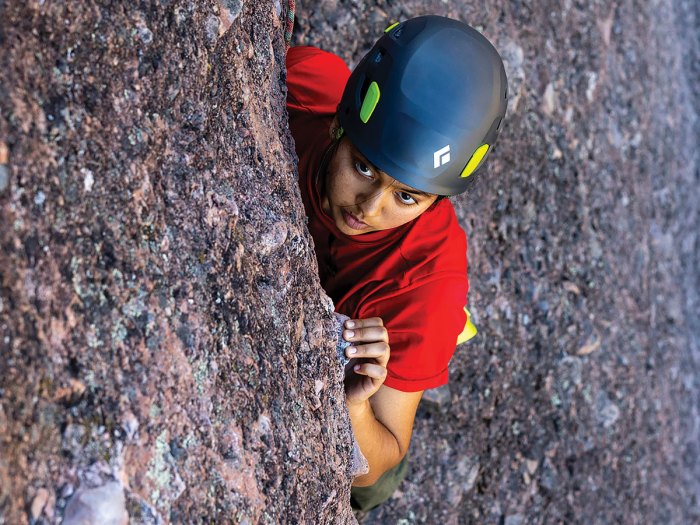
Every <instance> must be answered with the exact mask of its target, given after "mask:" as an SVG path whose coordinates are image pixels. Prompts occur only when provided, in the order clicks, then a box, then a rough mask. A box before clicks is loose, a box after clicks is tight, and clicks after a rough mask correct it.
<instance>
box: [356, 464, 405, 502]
mask: <svg viewBox="0 0 700 525" xmlns="http://www.w3.org/2000/svg"><path fill="white" fill-rule="evenodd" d="M406 472H408V454H407V455H405V456H404V458H403V459H402V460H401V463H399V464H398V465H396V466H395V467H394V468H392V469H390V470H387V471H386V472H385V473H384V474H382V477H381V478H379V479H378V480H377V482H376V483H375V484H374V485H370V486H369V487H352V490H351V492H350V505H352V508H353V510H361V511H364V512H367V511H370V510H372V509H374V508H376V507H378V506H379V505H380V504H381V503H384V502H385V501H386V500H388V499H389V498H390V497H391V495H392V494H393V493H394V491H395V490H396V487H398V486H399V483H401V481H402V480H403V478H404V477H406Z"/></svg>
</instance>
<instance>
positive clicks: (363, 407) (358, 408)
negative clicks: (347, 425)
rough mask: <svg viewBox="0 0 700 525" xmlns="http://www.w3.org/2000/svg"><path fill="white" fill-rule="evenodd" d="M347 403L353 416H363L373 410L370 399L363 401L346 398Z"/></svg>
mask: <svg viewBox="0 0 700 525" xmlns="http://www.w3.org/2000/svg"><path fill="white" fill-rule="evenodd" d="M346 404H347V407H348V412H349V413H350V417H351V418H355V417H358V416H362V415H364V414H366V413H368V412H369V411H370V410H371V406H370V404H369V399H364V400H362V401H348V400H347V399H346Z"/></svg>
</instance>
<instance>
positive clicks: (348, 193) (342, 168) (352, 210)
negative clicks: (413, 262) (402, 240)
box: [322, 137, 437, 235]
mask: <svg viewBox="0 0 700 525" xmlns="http://www.w3.org/2000/svg"><path fill="white" fill-rule="evenodd" d="M324 193H325V194H324V195H323V196H322V202H323V209H324V211H325V212H326V213H328V215H330V216H331V218H332V219H333V220H334V221H335V225H336V226H337V227H338V229H339V230H340V231H341V232H343V233H345V234H346V235H361V234H363V233H369V232H374V231H379V230H388V229H389V228H396V227H397V226H401V225H402V224H406V223H407V222H410V221H412V220H413V219H415V218H416V217H418V216H419V215H420V214H421V213H423V212H424V211H425V210H427V209H428V208H429V207H430V205H431V204H432V203H434V202H435V200H436V199H437V195H432V194H430V193H424V192H421V191H418V190H416V189H413V188H411V187H410V186H406V185H405V184H402V183H400V182H399V181H397V180H395V179H392V178H391V177H390V176H389V175H387V174H386V173H384V172H383V171H380V170H379V169H377V168H376V167H375V166H373V165H372V164H371V163H370V162H369V161H368V160H367V159H366V158H365V157H364V156H363V155H362V154H361V153H360V152H359V151H358V150H357V149H356V148H355V146H353V145H352V143H351V142H350V140H349V139H348V138H347V137H345V138H343V139H341V140H340V144H338V147H337V148H336V150H335V153H334V154H333V156H332V157H331V160H330V162H329V163H328V171H327V177H326V183H325V192H324Z"/></svg>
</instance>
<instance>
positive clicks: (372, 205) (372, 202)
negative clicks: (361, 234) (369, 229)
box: [360, 188, 391, 217]
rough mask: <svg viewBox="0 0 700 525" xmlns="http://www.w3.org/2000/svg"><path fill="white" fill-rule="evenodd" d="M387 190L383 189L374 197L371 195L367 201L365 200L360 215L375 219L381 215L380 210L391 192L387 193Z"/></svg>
mask: <svg viewBox="0 0 700 525" xmlns="http://www.w3.org/2000/svg"><path fill="white" fill-rule="evenodd" d="M387 190H388V188H383V189H382V190H380V191H379V192H377V193H376V194H374V195H371V196H370V197H369V198H368V199H367V200H365V201H364V202H363V203H362V205H361V206H360V208H361V209H362V215H363V216H365V217H377V216H378V215H380V214H381V212H382V209H383V208H384V204H385V202H386V199H387V197H388V196H390V195H391V191H387Z"/></svg>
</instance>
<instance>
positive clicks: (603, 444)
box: [295, 0, 700, 525]
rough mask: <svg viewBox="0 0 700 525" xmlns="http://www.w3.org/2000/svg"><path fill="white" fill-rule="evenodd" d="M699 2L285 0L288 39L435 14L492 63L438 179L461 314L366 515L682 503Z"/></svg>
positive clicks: (691, 436) (689, 448)
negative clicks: (469, 182)
mask: <svg viewBox="0 0 700 525" xmlns="http://www.w3.org/2000/svg"><path fill="white" fill-rule="evenodd" d="M699 6H700V4H698V2H693V1H682V0H663V1H651V2H646V1H640V0H627V1H612V2H602V1H591V2H574V1H571V0H564V1H557V2H554V1H544V2H520V1H500V0H490V1H486V2H463V1H447V2H445V1H441V0H420V1H418V0H402V1H401V2H397V1H390V0H348V1H335V0H316V1H312V0H300V1H299V2H297V17H298V22H297V28H296V34H295V39H296V43H297V44H302V43H303V44H314V45H319V46H321V47H323V48H325V49H328V50H331V51H335V52H336V53H338V54H339V55H340V56H341V57H343V58H344V59H345V60H346V61H347V62H348V63H349V64H350V65H352V64H355V63H356V62H357V61H358V60H359V58H360V57H361V56H362V54H363V53H364V52H366V51H367V50H368V49H369V47H370V46H371V44H372V42H373V41H374V39H375V38H376V37H377V36H378V35H379V34H381V32H382V30H383V29H384V28H385V27H387V26H388V25H389V24H390V23H392V22H394V21H397V20H403V19H406V18H408V17H410V16H416V15H420V14H428V13H434V14H443V15H448V16H452V17H455V18H459V19H462V20H464V21H467V22H469V23H471V24H472V25H474V26H476V27H478V28H479V29H480V30H482V31H483V32H484V33H485V34H486V35H487V36H488V37H489V38H490V39H491V40H492V41H493V42H494V43H495V44H496V47H497V48H498V49H499V50H500V51H501V53H502V54H503V56H504V58H505V60H506V62H507V64H506V71H507V73H508V77H509V80H510V94H511V96H510V100H509V110H508V115H507V119H506V121H505V127H504V130H503V132H502V134H501V138H500V139H499V143H498V145H497V147H496V150H495V151H494V153H493V155H492V156H491V158H490V161H489V163H490V164H489V166H488V169H487V173H485V176H484V177H483V178H482V180H481V183H480V185H479V186H478V187H477V189H476V190H475V191H474V192H473V193H472V194H471V195H467V196H462V197H459V198H455V199H453V201H454V203H455V205H456V208H457V213H458V215H459V218H460V222H461V224H462V226H463V227H464V228H465V230H466V231H467V235H468V237H469V260H470V270H469V278H470V282H471V291H470V309H471V312H472V313H473V315H474V321H475V323H476V325H477V326H478V329H479V335H478V336H477V338H476V339H475V340H474V341H473V342H470V343H467V344H466V345H464V346H461V347H459V348H458V349H457V352H456V355H455V358H454V359H453V361H452V363H451V367H450V370H451V382H450V384H449V386H448V387H445V388H442V389H439V390H436V391H430V392H428V393H427V394H426V399H425V400H424V402H423V403H422V406H421V408H420V409H419V414H418V418H417V421H416V424H415V430H414V435H413V441H412V445H411V449H410V452H409V454H410V455H411V466H410V471H409V474H408V477H407V478H406V480H405V482H404V483H402V485H401V486H400V488H399V492H398V493H397V494H396V496H395V497H394V498H392V499H391V500H389V502H388V503H387V504H385V505H384V506H383V507H382V508H380V509H378V510H377V511H374V512H372V513H370V515H369V516H368V517H367V519H366V520H365V522H366V523H391V524H394V523H401V524H402V525H406V524H410V523H428V524H457V523H473V524H501V525H526V524H527V525H530V524H540V523H541V524H559V523H561V524H575V523H580V524H590V523H596V524H608V523H609V524H618V523H619V524H638V523H667V524H678V525H686V524H690V523H700V502H699V501H698V498H700V461H699V460H698V457H700V413H699V412H700V320H699V318H698V312H699V311H700V301H699V300H698V291H699V290H700V281H699V278H698V273H699V268H700V256H699V246H698V233H697V232H698V231H699V230H700V227H699V225H700V221H699V211H698V206H699V201H700V198H699V192H698V183H699V182H700V180H699V175H698V166H699V163H698V144H700V140H699V134H698V129H699V128H698V118H697V108H698V107H699V106H700V105H699V104H698V102H699V98H698V93H699V89H700V87H699V86H700V78H699V75H698V72H699V68H700V55H699V53H698V51H699V43H698V35H699V34H700V29H699V27H698V21H699V13H698V10H699V9H700V8H699Z"/></svg>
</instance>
